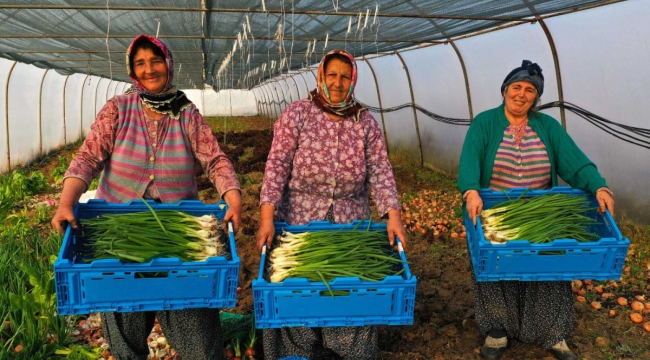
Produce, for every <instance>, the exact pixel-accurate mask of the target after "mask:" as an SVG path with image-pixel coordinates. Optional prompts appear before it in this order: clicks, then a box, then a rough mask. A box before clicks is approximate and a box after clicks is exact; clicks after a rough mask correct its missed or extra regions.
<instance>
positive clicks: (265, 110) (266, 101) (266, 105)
mask: <svg viewBox="0 0 650 360" xmlns="http://www.w3.org/2000/svg"><path fill="white" fill-rule="evenodd" d="M257 88H258V89H259V90H260V94H261V95H262V99H263V100H264V102H263V103H262V114H263V115H264V116H266V117H269V115H268V112H269V109H268V108H269V99H268V97H267V95H266V91H264V85H259V86H258V87H257Z"/></svg>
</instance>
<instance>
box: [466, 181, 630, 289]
mask: <svg viewBox="0 0 650 360" xmlns="http://www.w3.org/2000/svg"><path fill="white" fill-rule="evenodd" d="M479 193H480V196H481V198H482V199H483V208H484V209H489V208H491V207H492V206H494V205H496V204H498V203H500V202H502V201H505V200H508V198H511V199H513V198H518V197H519V196H521V195H522V194H524V193H525V194H524V196H523V197H524V198H530V197H534V196H539V195H543V194H547V193H562V194H570V195H575V196H580V195H586V193H585V192H584V191H581V190H576V189H571V188H570V187H555V188H552V189H550V190H531V191H528V192H526V189H512V190H510V191H508V192H507V193H505V194H504V193H503V192H496V191H492V190H489V189H485V190H481V191H480V192H479ZM589 199H590V200H591V201H592V204H593V206H594V207H598V203H597V201H596V199H595V198H594V197H593V196H590V197H589ZM588 216H590V217H592V218H594V219H596V220H597V221H598V224H597V225H594V226H592V228H590V229H589V231H591V232H595V233H597V234H598V235H600V237H601V239H600V240H598V241H593V242H579V241H577V240H575V239H556V240H554V241H553V242H551V243H545V244H531V243H529V242H528V241H526V240H513V241H508V242H506V243H505V244H493V243H491V242H490V241H489V240H486V239H485V236H484V234H483V228H482V226H481V220H480V218H478V219H477V221H476V223H477V225H476V227H474V225H473V224H472V220H470V218H469V216H468V215H467V212H465V214H464V222H465V227H466V232H467V242H468V245H469V251H470V254H471V257H472V265H473V267H474V274H475V275H476V280H477V281H499V280H520V281H546V280H573V279H593V280H618V279H620V277H621V272H622V271H623V264H624V262H625V256H626V255H627V249H628V247H629V245H630V240H628V239H626V238H625V239H624V238H623V235H622V234H621V232H620V231H619V229H618V227H617V226H616V223H615V222H614V219H613V218H612V216H611V215H610V213H609V211H607V212H606V213H605V214H604V215H601V214H599V213H598V212H596V211H592V212H590V213H589V214H588ZM549 251H553V252H552V253H548V252H549Z"/></svg>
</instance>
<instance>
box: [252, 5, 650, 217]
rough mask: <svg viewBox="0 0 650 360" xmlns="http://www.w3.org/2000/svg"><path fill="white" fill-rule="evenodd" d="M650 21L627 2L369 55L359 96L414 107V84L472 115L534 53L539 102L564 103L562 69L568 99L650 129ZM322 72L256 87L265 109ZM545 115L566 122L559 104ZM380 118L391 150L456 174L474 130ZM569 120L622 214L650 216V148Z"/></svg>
mask: <svg viewBox="0 0 650 360" xmlns="http://www.w3.org/2000/svg"><path fill="white" fill-rule="evenodd" d="M649 17H650V2H647V1H630V2H622V3H617V4H616V5H615V6H606V7H599V8H595V9H590V10H584V11H580V12H576V13H571V14H566V15H562V16H557V17H553V18H549V19H546V20H544V21H543V22H539V23H537V24H533V25H530V24H525V25H518V26H512V27H509V28H504V29H500V30H497V31H491V32H485V33H483V34H480V35H477V36H472V37H467V38H464V39H461V40H457V41H454V42H453V43H449V44H444V45H443V44H441V45H435V46H429V47H424V48H419V49H412V50H407V51H402V52H400V55H401V57H402V59H403V61H402V59H400V58H399V56H397V55H395V54H389V55H383V54H382V55H380V56H378V57H373V56H368V57H367V58H361V59H357V64H358V69H359V83H358V84H357V88H356V90H355V96H356V97H357V99H359V100H360V101H361V102H363V103H365V104H368V105H370V106H373V107H380V102H381V107H382V108H383V109H388V108H391V107H394V106H399V105H403V104H410V103H411V102H412V100H411V90H412V91H413V102H414V103H415V104H418V105H419V106H421V107H423V108H425V109H426V110H428V111H430V112H432V113H435V114H437V115H440V116H443V117H449V118H456V119H471V118H473V117H475V116H476V115H478V114H479V113H481V112H482V111H485V110H488V109H491V108H494V107H496V106H499V105H500V104H501V103H502V97H501V94H500V86H501V83H502V82H503V79H504V78H505V76H506V75H507V74H508V73H509V72H510V71H511V70H512V69H513V68H515V67H517V66H520V64H521V62H522V60H524V59H528V60H531V61H533V62H537V63H538V64H540V66H541V67H542V68H543V74H544V77H545V86H544V93H543V95H542V97H541V103H549V102H552V101H557V100H560V90H559V89H560V87H559V86H558V83H559V82H558V74H557V73H556V66H559V69H560V74H559V75H560V76H559V78H560V79H561V80H562V87H561V88H562V90H563V100H564V101H567V102H570V103H574V104H576V105H578V106H580V107H582V108H584V109H587V110H589V111H591V112H592V113H594V114H597V115H600V116H602V117H604V118H606V119H609V120H612V121H615V122H618V123H622V124H625V125H629V126H635V127H639V128H645V129H648V128H649V127H650V122H649V121H648V120H647V118H648V117H647V114H648V113H650V102H649V101H647V99H648V98H650V90H649V89H650V73H648V72H647V71H645V70H643V69H645V59H650V47H648V46H647V34H648V33H649V32H650V26H649V25H648V23H647V21H646V20H647V19H648V18H649ZM603 24H607V26H606V27H603ZM544 26H546V28H547V29H548V34H547V33H546V32H545V30H544ZM553 44H554V46H555V52H556V56H554V51H553ZM373 70H374V76H373V74H372V72H373ZM407 71H408V73H409V75H410V82H409V79H408V76H407ZM314 74H315V68H313V67H312V68H311V69H309V70H308V69H305V70H301V71H297V72H292V73H290V74H289V75H283V76H281V77H276V78H274V79H270V80H268V81H266V82H264V83H262V84H260V85H258V86H257V87H255V88H254V89H253V92H254V93H255V94H256V101H257V108H258V111H259V112H260V113H261V114H264V115H266V116H269V117H271V118H277V116H279V114H280V113H281V111H282V110H283V109H284V108H285V107H286V104H285V102H287V103H289V102H290V101H292V100H293V101H295V100H296V96H295V91H294V90H293V88H292V86H295V85H294V83H293V81H294V80H295V83H296V84H298V85H300V86H296V90H297V92H298V98H304V97H305V95H306V91H305V92H303V90H302V89H301V88H302V83H301V81H302V82H303V83H306V84H307V85H306V86H305V87H304V88H305V89H313V88H314V87H315V86H316V82H315V78H314ZM287 76H289V78H286V77H287ZM282 83H284V84H285V85H284V87H283V85H282ZM287 83H288V84H289V85H286V84H287ZM466 83H467V85H466ZM287 90H288V91H287ZM380 99H381V101H380ZM544 112H545V113H547V114H549V115H551V116H553V117H554V118H556V119H557V120H558V121H560V122H562V117H561V113H560V110H559V108H551V109H549V110H545V111H544ZM373 115H374V116H375V118H376V119H377V121H378V122H379V123H380V125H382V126H385V137H386V139H387V143H388V147H389V152H391V153H392V152H396V151H401V152H404V153H407V154H409V155H410V156H411V157H413V158H414V159H417V160H420V161H422V163H423V164H424V165H428V166H431V167H434V168H436V169H438V170H441V171H443V172H445V173H448V174H451V175H456V174H457V173H458V160H459V157H460V152H461V149H462V145H463V141H464V138H465V134H466V132H467V126H461V125H451V124H447V123H444V122H441V121H437V120H434V119H433V118H431V117H429V116H427V115H426V114H424V113H423V112H421V111H419V110H417V111H416V112H415V113H414V111H413V107H411V106H408V107H406V108H403V109H400V110H397V111H392V112H385V113H384V114H383V119H382V116H381V114H380V113H373ZM416 117H417V121H416ZM564 119H565V125H566V129H567V131H568V133H569V134H570V135H571V137H572V138H573V139H574V140H575V142H576V143H577V144H578V146H579V147H580V148H581V149H582V150H583V151H584V152H585V154H587V156H588V157H589V158H590V159H591V160H592V161H593V162H594V163H596V165H597V166H598V168H599V170H600V172H601V174H602V175H603V177H605V178H606V179H607V181H608V183H609V185H610V187H611V188H612V190H613V191H614V193H615V199H616V202H617V208H618V210H621V211H622V212H625V213H626V214H627V215H628V216H629V217H631V218H633V219H640V220H644V221H648V220H650V200H649V198H648V196H645V194H648V193H650V181H648V179H650V150H648V149H646V148H643V147H640V146H636V145H632V144H629V143H627V142H625V141H622V140H620V139H617V138H616V137H614V136H612V135H611V134H608V133H606V132H604V131H602V130H601V129H599V128H597V127H596V126H594V125H592V124H590V123H588V122H587V121H585V120H583V119H581V118H580V117H578V116H577V115H574V114H572V113H570V112H568V111H567V112H565V117H564Z"/></svg>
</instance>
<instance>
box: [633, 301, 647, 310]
mask: <svg viewBox="0 0 650 360" xmlns="http://www.w3.org/2000/svg"><path fill="white" fill-rule="evenodd" d="M631 307H632V310H635V311H641V310H643V308H644V305H643V303H642V302H640V301H632V305H631Z"/></svg>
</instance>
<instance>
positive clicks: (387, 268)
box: [267, 229, 403, 292]
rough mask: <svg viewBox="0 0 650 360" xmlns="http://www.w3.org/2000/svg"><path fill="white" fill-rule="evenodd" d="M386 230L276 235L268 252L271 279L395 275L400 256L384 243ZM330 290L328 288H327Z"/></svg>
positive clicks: (371, 277)
mask: <svg viewBox="0 0 650 360" xmlns="http://www.w3.org/2000/svg"><path fill="white" fill-rule="evenodd" d="M387 240H388V239H387V237H386V231H379V230H376V231H375V230H373V231H370V230H367V231H364V230H359V231H357V230H356V229H354V230H339V231H319V232H305V233H302V234H292V233H290V232H286V231H285V232H283V233H282V235H281V236H278V242H279V244H278V246H276V247H275V248H273V250H272V251H271V254H270V255H269V260H270V267H269V269H267V274H269V280H270V281H271V282H281V281H283V280H284V279H286V278H307V279H308V280H310V281H323V282H325V285H326V286H327V287H328V289H329V285H328V284H327V282H328V281H331V280H333V279H335V278H337V277H358V278H360V279H362V280H367V281H380V280H383V279H384V278H386V276H391V275H396V274H399V273H401V272H402V271H403V269H402V270H399V271H396V270H395V269H396V264H398V263H401V262H402V260H401V259H400V258H399V257H398V255H397V253H396V252H395V251H392V250H391V249H390V248H389V247H388V246H387V245H388V242H387ZM329 290H330V292H331V289H329Z"/></svg>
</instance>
